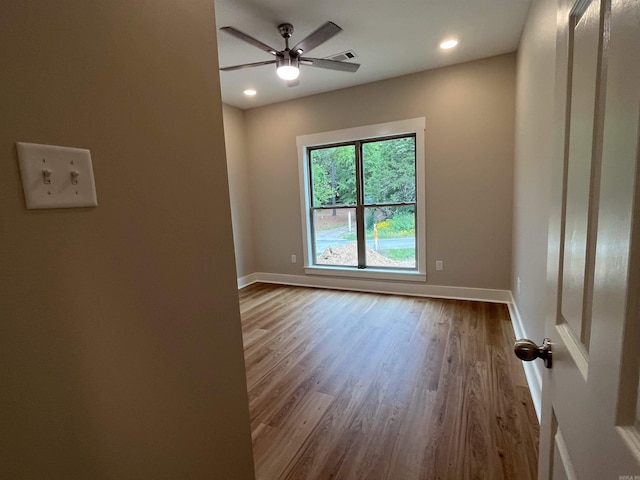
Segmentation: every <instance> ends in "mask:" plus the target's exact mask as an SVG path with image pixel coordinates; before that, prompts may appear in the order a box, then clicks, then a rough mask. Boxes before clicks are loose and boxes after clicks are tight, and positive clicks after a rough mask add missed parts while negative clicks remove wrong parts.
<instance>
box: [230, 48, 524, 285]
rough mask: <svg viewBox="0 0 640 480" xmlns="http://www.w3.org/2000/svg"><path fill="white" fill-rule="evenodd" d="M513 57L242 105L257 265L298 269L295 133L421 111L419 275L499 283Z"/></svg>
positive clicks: (504, 268) (506, 232)
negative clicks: (423, 199)
mask: <svg viewBox="0 0 640 480" xmlns="http://www.w3.org/2000/svg"><path fill="white" fill-rule="evenodd" d="M515 62H516V57H515V54H508V55H501V56H497V57H492V58H487V59H483V60H478V61H473V62H469V63H464V64H460V65H454V66H451V67H445V68H439V69H435V70H430V71H426V72H422V73H417V74H413V75H408V76H404V77H399V78H394V79H390V80H385V81H381V82H375V83H371V84H367V85H362V86H358V87H353V88H348V89H344V90H339V91H334V92H329V93H324V94H320V95H315V96H311V97H306V98H302V99H297V100H292V101H289V102H284V103H279V104H275V105H270V106H265V107H260V108H254V109H250V110H246V111H245V112H244V118H245V131H246V141H247V151H246V153H247V161H248V166H249V172H250V184H251V188H252V190H253V195H252V203H251V207H250V210H251V215H252V219H253V228H252V232H253V235H254V242H253V246H254V254H255V269H256V271H258V272H267V273H278V274H294V275H303V269H302V262H301V261H299V262H298V263H297V264H292V263H291V262H290V256H291V254H296V255H298V258H301V257H302V234H301V229H302V227H301V218H300V194H299V186H298V155H297V152H296V136H298V135H305V134H311V133H318V132H325V131H330V130H337V129H342V128H349V127H356V126H362V125H370V124H375V123H382V122H389V121H395V120H402V119H407V118H414V117H423V116H424V117H426V186H427V211H426V221H427V263H428V271H427V273H428V280H427V283H429V284H433V285H447V286H459V287H476V288H496V289H508V288H509V285H510V278H511V239H512V229H511V219H512V202H513V198H512V187H513V151H514V116H515ZM232 190H233V188H232ZM435 260H443V261H444V266H445V269H444V271H442V272H436V271H435V268H434V267H435Z"/></svg>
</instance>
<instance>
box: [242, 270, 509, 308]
mask: <svg viewBox="0 0 640 480" xmlns="http://www.w3.org/2000/svg"><path fill="white" fill-rule="evenodd" d="M241 281H242V282H243V285H242V286H246V285H250V284H251V283H255V282H263V283H276V284H281V285H295V286H298V287H316V288H330V289H333V290H355V291H359V292H372V293H387V294H395V295H413V296H418V297H434V298H450V299H455V300H477V301H483V302H494V303H509V302H510V301H511V300H512V298H511V292H510V291H509V290H492V289H488V288H465V287H447V286H441V285H425V284H413V283H410V282H391V281H378V280H361V279H355V278H337V277H331V278H330V277H324V276H311V275H309V276H305V275H283V274H277V273H254V274H251V275H247V276H246V277H242V279H238V286H239V288H242V287H241V286H240V284H241ZM248 282H250V283H248Z"/></svg>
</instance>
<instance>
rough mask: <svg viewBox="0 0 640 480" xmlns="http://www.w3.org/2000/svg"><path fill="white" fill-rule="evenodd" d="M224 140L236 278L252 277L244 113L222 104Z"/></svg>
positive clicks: (249, 203) (249, 190)
mask: <svg viewBox="0 0 640 480" xmlns="http://www.w3.org/2000/svg"><path fill="white" fill-rule="evenodd" d="M222 113H223V119H224V140H225V145H226V152H227V169H228V171H229V194H230V196H231V218H232V221H233V240H234V246H235V255H236V270H237V271H238V278H242V277H244V276H246V275H250V274H252V273H255V271H256V267H255V262H254V254H253V249H254V245H253V238H254V235H253V231H252V230H251V227H252V218H253V214H252V210H251V198H252V195H253V189H252V188H251V185H252V178H251V171H250V169H249V164H248V162H247V153H246V145H245V144H246V132H245V122H244V111H242V110H240V109H238V108H236V107H232V106H231V105H226V104H224V105H223V106H222Z"/></svg>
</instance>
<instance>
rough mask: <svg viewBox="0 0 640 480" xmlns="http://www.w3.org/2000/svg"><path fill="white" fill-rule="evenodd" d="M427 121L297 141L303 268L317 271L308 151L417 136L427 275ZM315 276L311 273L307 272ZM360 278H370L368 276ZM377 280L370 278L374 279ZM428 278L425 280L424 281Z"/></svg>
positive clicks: (419, 254)
mask: <svg viewBox="0 0 640 480" xmlns="http://www.w3.org/2000/svg"><path fill="white" fill-rule="evenodd" d="M425 125H426V120H425V117H418V118H410V119H407V120H399V121H395V122H387V123H377V124H374V125H365V126H361V127H354V128H345V129H343V130H334V131H331V132H321V133H313V134H310V135H300V136H298V137H296V145H297V149H298V181H299V183H300V212H301V215H302V249H303V252H304V256H303V258H304V267H305V268H314V267H316V265H313V261H312V258H311V255H312V254H311V252H313V248H312V246H311V235H310V234H309V232H310V231H311V225H310V220H309V216H308V215H307V212H308V210H309V209H308V205H309V203H310V199H309V196H310V192H309V182H308V178H309V165H308V162H307V147H310V146H318V145H328V144H331V143H342V142H349V141H353V140H361V139H363V138H376V137H384V136H391V135H402V134H404V133H407V134H410V133H415V135H416V212H417V214H416V266H417V271H416V273H417V274H419V275H426V272H427V253H426V243H427V240H426V238H427V235H426V228H427V222H426V215H425V212H426V174H425V144H424V142H425V140H424V138H425V133H424V130H425ZM308 273H312V272H308ZM361 276H367V275H366V273H365V272H363V273H362V274H361ZM375 277H376V276H375V275H374V276H368V278H375ZM425 278H426V277H425Z"/></svg>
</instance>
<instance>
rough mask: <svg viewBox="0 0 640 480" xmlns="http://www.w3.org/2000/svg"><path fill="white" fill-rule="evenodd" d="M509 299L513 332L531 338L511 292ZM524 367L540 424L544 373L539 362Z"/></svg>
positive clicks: (526, 364)
mask: <svg viewBox="0 0 640 480" xmlns="http://www.w3.org/2000/svg"><path fill="white" fill-rule="evenodd" d="M509 297H511V299H510V301H509V302H508V305H509V314H510V315H511V323H512V325H513V331H514V333H515V335H516V339H519V338H529V336H528V335H527V332H526V330H525V328H524V323H523V322H522V317H521V316H520V311H519V310H518V306H517V304H516V301H515V299H514V298H513V295H512V294H511V292H509ZM522 366H523V367H524V374H525V376H526V377H527V383H528V384H529V391H530V392H531V399H532V400H533V407H534V408H535V410H536V416H537V417H538V423H540V422H541V421H542V416H541V415H542V372H541V371H540V368H541V363H540V362H537V361H534V362H522Z"/></svg>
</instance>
